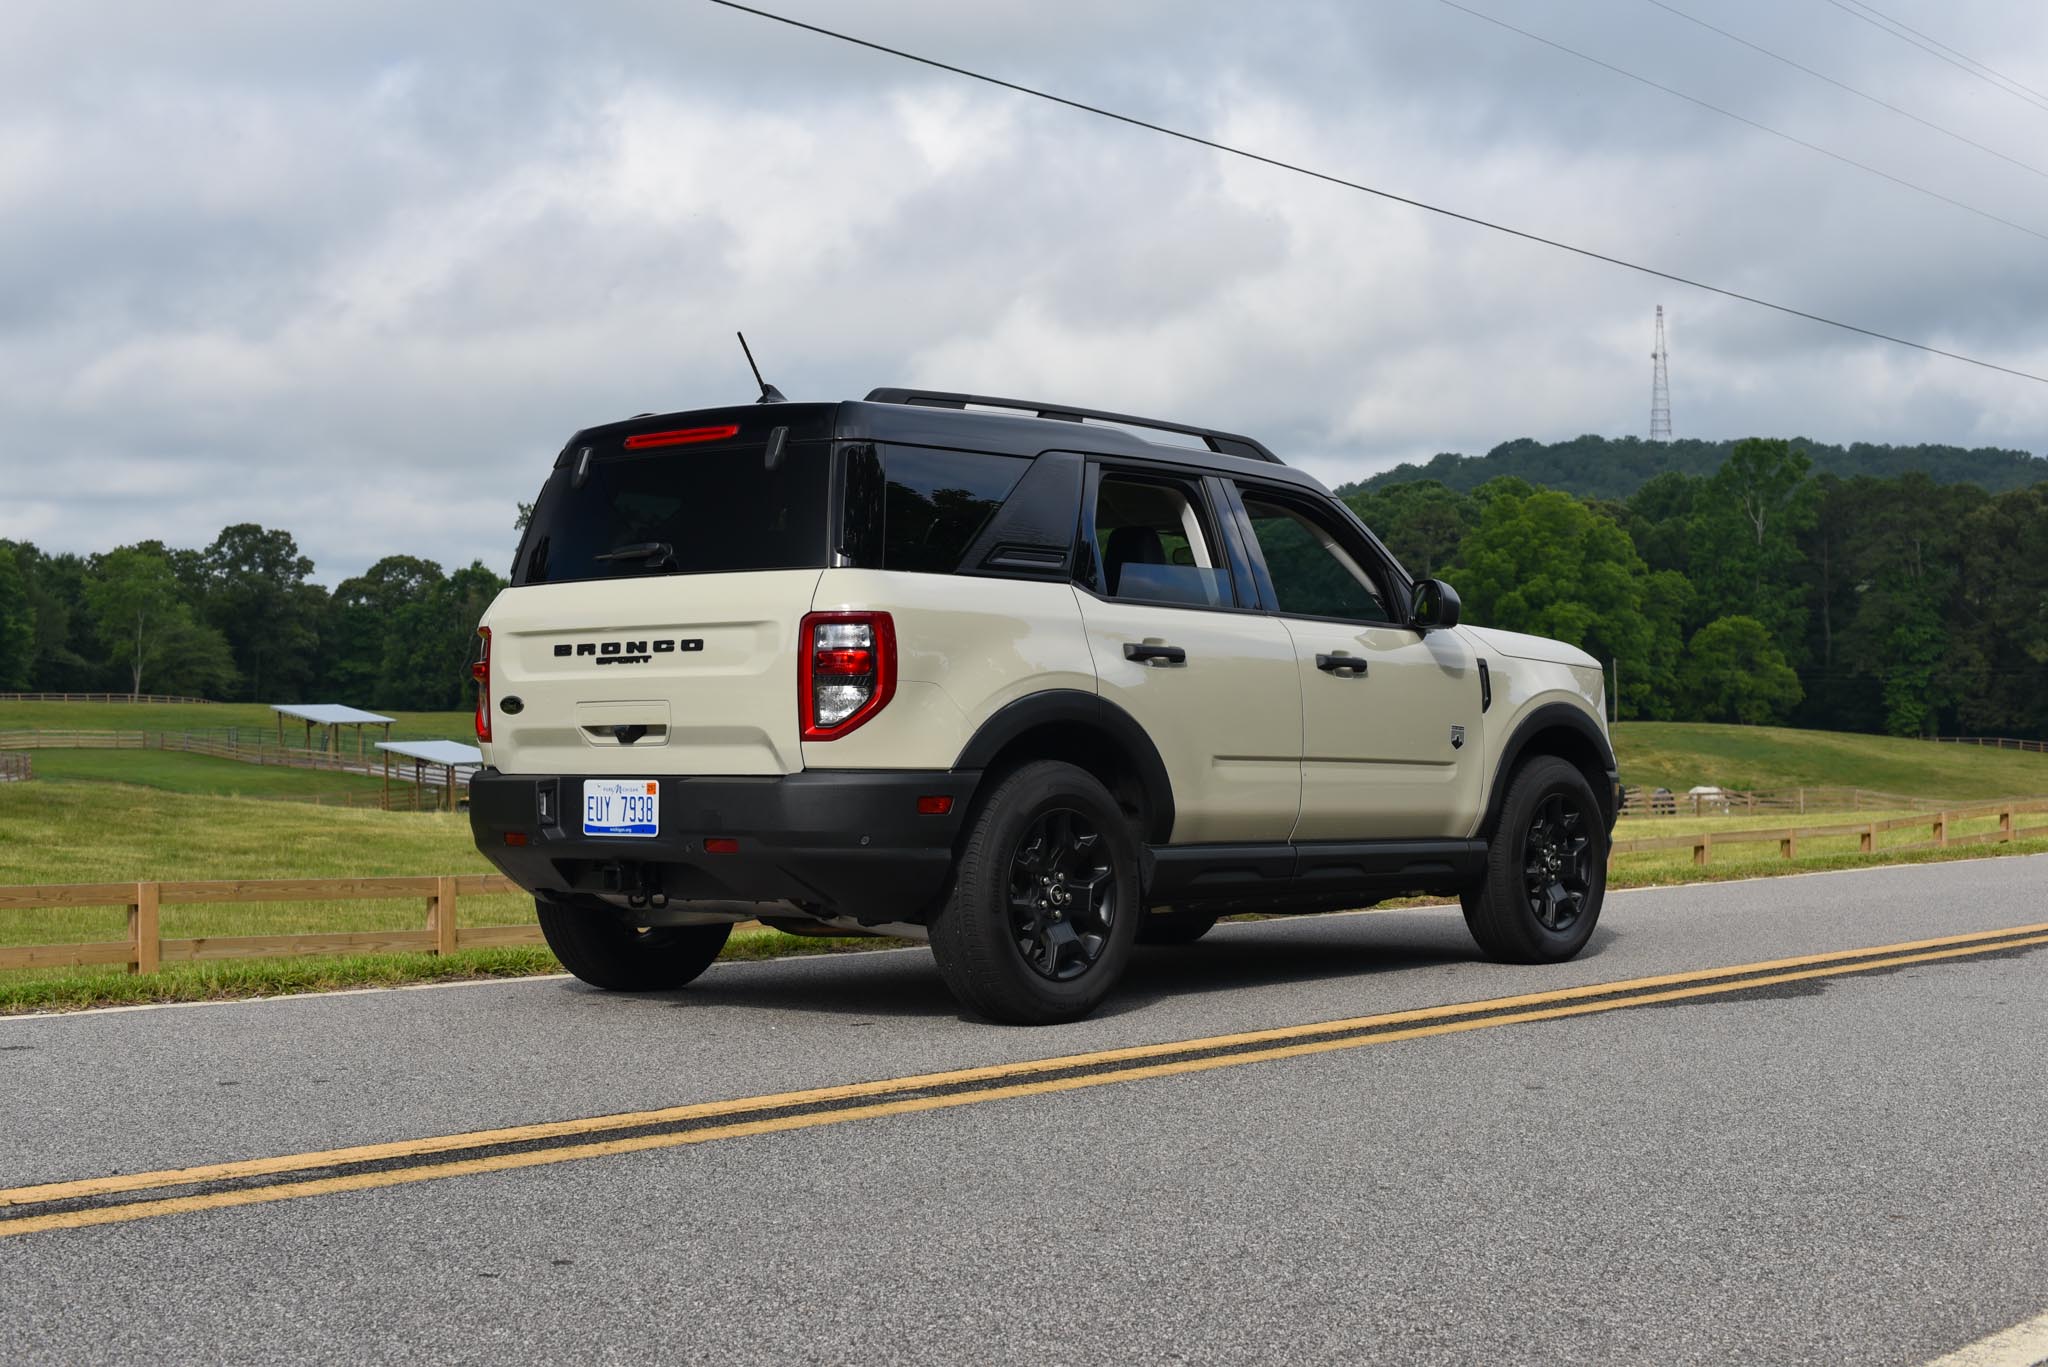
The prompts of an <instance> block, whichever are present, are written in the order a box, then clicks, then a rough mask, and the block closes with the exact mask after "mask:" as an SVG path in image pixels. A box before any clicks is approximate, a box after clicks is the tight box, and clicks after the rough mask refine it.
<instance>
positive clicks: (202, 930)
mask: <svg viewBox="0 0 2048 1367" xmlns="http://www.w3.org/2000/svg"><path fill="white" fill-rule="evenodd" d="M42 709H48V712H50V713H57V712H63V713H73V714H75V713H79V712H84V713H87V714H88V715H89V717H91V718H93V720H85V719H81V718H79V717H76V716H68V715H67V716H65V717H64V718H63V719H61V720H57V719H48V718H47V717H46V719H44V720H41V721H24V720H23V719H22V717H21V715H20V714H22V713H24V712H37V711H39V710H42ZM257 711H262V715H263V718H264V719H267V717H268V713H267V710H261V709H239V708H229V707H221V708H213V707H148V706H144V707H137V708H133V709H130V708H126V707H124V706H110V705H97V704H48V703H21V704H0V728H4V727H7V726H13V725H45V726H53V727H54V726H86V725H91V726H97V727H109V726H120V727H123V728H124V729H125V728H134V727H139V726H145V725H146V726H148V727H151V728H155V727H158V726H167V727H170V728H173V729H176V728H179V727H183V726H186V725H194V726H197V725H208V726H219V725H247V724H249V721H248V720H247V718H246V717H245V718H243V719H242V720H235V719H234V718H233V715H232V714H234V713H236V712H248V713H250V714H252V715H253V714H254V713H255V712H257ZM144 713H162V714H174V715H169V716H160V717H151V718H150V719H149V720H148V721H146V722H145V721H143V720H141V717H142V714H144ZM191 714H197V716H198V717H200V718H203V719H204V720H188V718H189V717H190V716H191ZM418 715H419V716H421V717H424V718H427V719H430V720H431V722H432V725H431V726H429V727H428V729H426V730H423V731H422V732H420V734H441V735H447V734H454V735H460V734H461V732H460V730H459V728H456V727H451V726H450V725H448V724H447V723H449V722H450V721H454V722H459V723H461V724H463V725H467V721H468V718H467V714H462V713H456V714H438V715H437V714H418ZM110 716H113V717H117V718H118V717H127V718H130V720H128V721H126V722H122V721H119V720H112V721H109V720H103V718H107V717H110ZM422 724H423V725H424V724H425V723H422ZM1616 741H1617V746H1618V748H1619V750H1620V752H1621V764H1622V774H1623V778H1624V781H1626V782H1629V783H1631V784H1635V783H1642V784H1658V783H1661V784H1663V785H1664V786H1667V787H1671V788H1674V789H1683V788H1685V787H1690V786H1692V785H1693V784H1695V783H1717V784H1720V785H1722V786H1728V787H1736V786H1742V787H1750V786H1754V787H1756V788H1787V787H1799V786H1825V787H1832V786H1843V787H1862V788H1868V789H1872V790H1877V791H1885V792H1893V793H1898V794H1902V795H1909V796H1910V795H1919V796H1928V797H1938V798H1943V799H1948V800H1954V801H1956V802H1958V803H1959V804H1961V803H1964V802H1969V801H1977V800H1984V799H1990V798H2000V797H2008V796H2021V795H2026V794H2031V793H2048V756H2042V755H2031V754H2021V753H2018V752H2011V751H2007V752H2001V751H1996V750H1981V749H1977V748H1974V747H1958V746H1937V745H1933V744H1930V743H1928V742H1924V741H1911V740H1894V739H1888V738H1884V737H1874V736H1846V735H1836V734H1832V733H1820V732H1802V731H1789V730H1780V729H1772V728H1756V727H1734V726H1696V725H1684V724H1659V723H1625V724H1623V725H1622V726H1620V727H1618V728H1616ZM36 770H37V774H38V778H37V779H36V780H34V781H32V782H30V783H21V784H5V785H0V883H71V882H119V881H126V880H130V879H171V878H282V877H297V878H324V877H362V876H373V875H380V874H393V875H420V874H459V873H483V872H488V871H489V867H490V866H489V864H488V863H487V862H486V861H485V860H484V859H483V858H482V856H481V855H479V854H478V853H477V852H476V849H475V848H474V846H473V845H472V844H471V842H470V835H469V826H468V819H467V818H466V817H465V816H461V815H449V814H445V813H417V814H416V813H409V812H393V813H386V812H380V811H373V810H347V809H342V808H320V807H312V806H307V805H301V804H292V803H281V802H274V801H263V800H258V799H255V798H249V797H230V796H217V795H216V794H219V793H221V792H223V791H238V792H242V793H254V792H259V791H266V789H263V788H260V787H259V786H258V785H259V784H262V783H265V782H267V781H273V780H274V781H276V782H278V783H279V784H289V785H292V786H293V787H295V788H296V789H298V790H300V791H303V790H304V786H305V785H307V784H308V783H310V782H312V781H315V780H323V781H330V782H340V783H360V784H362V785H365V786H367V787H374V786H376V780H374V779H367V778H359V777H356V776H351V775H331V774H316V773H308V772H305V771H292V770H283V769H265V768H261V767H258V766H250V765H243V764H239V763H236V762H234V761H231V760H214V759H209V758H206V757H203V756H192V755H180V754H175V753H172V754H165V753H161V752H151V751H41V752H38V753H37V755H36ZM117 778H119V779H127V780H131V781H130V782H114V781H111V780H113V779H117ZM138 779H139V780H142V782H143V783H144V784H147V785H148V786H139V785H138V784H137V783H136V782H134V781H133V780H138ZM1890 815H1905V813H1903V812H1901V813H1889V812H1864V813H1859V814H1858V818H1857V819H1860V820H1872V819H1876V820H1882V819H1884V818H1885V817H1887V816H1890ZM1843 819H1845V818H1841V817H1836V816H1821V815H1814V816H1808V817H1804V818H1797V817H1789V816H1785V815H1782V814H1771V815H1765V814H1758V815H1756V816H1749V815H1739V816H1724V817H1715V816H1705V817H1698V818H1695V817H1690V816H1683V817H1661V818H1648V817H1645V818H1632V819H1629V820H1627V821H1624V822H1623V823H1622V824H1621V826H1620V827H1619V828H1618V829H1617V830H1616V832H1615V835H1616V838H1617V839H1631V838H1636V837H1641V836H1670V835H1679V834H1687V833H1691V832H1695V831H1700V830H1708V831H1727V830H1746V829H1767V828H1772V827H1782V826H1787V825H1795V824H1803V825H1827V824H1834V823H1835V822H1836V821H1838V820H1843ZM2042 820H2043V818H2041V817H2028V818H2024V819H2022V820H2021V821H2020V822H2019V823H2018V824H2019V825H2021V826H2027V825H2034V824H2039V823H2040V822H2041V821H2042ZM1995 826H1996V818H1995V817H1983V818H1978V819H1975V820H1972V821H1969V822H1958V823H1956V825H1955V826H1953V827H1952V828H1951V831H1950V834H1951V835H1952V836H1961V835H1967V834H1972V833H1975V832H1977V831H1982V830H1989V829H1992V828H1994V827H1995ZM1928 834H1929V833H1928V830H1927V828H1926V827H1924V826H1921V827H1916V828H1909V829H1905V830H1900V831H1895V832H1889V833H1886V834H1884V835H1882V836H1880V837H1879V841H1880V855H1884V848H1885V846H1887V845H1892V846H1896V845H1903V844H1909V843H1915V842H1918V841H1924V840H1926V839H1928ZM2042 851H2048V840H2029V841H2026V842H2022V843H2019V844H2016V845H2004V846H1980V847H1974V848H1966V849H1959V850H1940V851H1923V852H1917V853H1910V854H1907V853H1893V854H1891V855H1889V856H1885V857H1886V858H1887V859H1888V861H1897V862H1928V861H1934V860H1942V859H1953V858H1971V857H1980V856H1983V855H1989V854H1996V853H2028V852H2042ZM1690 860H1691V855H1690V851H1689V850H1685V849H1673V850H1658V851H1645V852H1642V853H1631V854H1621V855H1616V856H1615V857H1614V859H1613V860H1612V862H1611V865H1610V883H1611V885H1612V886H1614V887H1617V888H1622V887H1641V886H1651V885H1658V884H1666V883H1678V882H1694V881H1701V880H1703V879H1705V880H1721V879H1730V878H1743V877H1756V876H1759V875H1769V874H1778V873H1794V872H1808V871H1813V870H1817V869H1825V868H1846V867H1858V866H1861V865H1864V864H1867V863H1868V862H1869V860H1868V859H1867V858H1864V857H1861V856H1859V855H1857V853H1856V841H1855V838H1854V837H1853V836H1844V837H1837V838H1834V839H1830V840H1812V841H1806V842H1802V846H1801V849H1800V857H1799V858H1798V859H1797V860H1795V861H1791V862H1787V861H1785V860H1783V859H1780V858H1779V857H1778V851H1777V847H1776V846H1775V845H1772V844H1743V845H1726V846H1716V847H1715V849H1714V853H1713V861H1712V863H1711V864H1710V865H1709V866H1708V867H1707V868H1705V869H1698V868H1695V867H1693V866H1692V864H1691V862H1690ZM162 918H163V921H162V931H163V934H164V935H165V936H166V937H170V938H176V937H185V936H199V935H237V934H245V935H258V934H280V933H291V932H302V931H329V930H331V931H349V930H387V929H416V928H419V927H421V926H422V925H423V924H424V920H425V911H424V907H423V906H422V905H420V904H419V903H418V902H417V901H416V900H415V899H403V900H398V901H392V902H341V903H333V902H329V903H302V904H301V903H263V904H253V905H246V906H234V905H227V906H170V907H166V908H164V909H163V913H162ZM458 920H459V921H460V923H461V924H463V925H466V926H477V925H520V924H528V923H531V921H532V920H533V908H532V903H531V902H530V901H528V900H527V899H526V898H524V897H518V896H492V897H466V898H464V899H462V902H461V905H460V909H459V916H458ZM124 924H125V917H124V913H123V912H122V911H121V910H120V909H118V908H110V909H104V910H102V909H82V910H73V909H55V910H47V911H31V912H0V944H54V943H64V942H70V941H82V940H102V939H121V938H123V936H124V933H125V931H124ZM873 943H875V942H873V941H861V940H851V941H848V940H803V939H797V938H795V937H790V936H784V935H782V934H780V933H779V932H774V931H762V932H759V933H753V934H748V935H740V936H735V937H734V939H733V941H732V943H731V944H730V945H729V947H728V949H727V957H734V958H761V957H771V956H774V955H779V954H784V953H792V952H822V951H831V950H834V949H843V948H848V947H866V946H869V945H872V944H873ZM556 967H557V966H556V964H555V961H554V959H553V957H552V956H550V955H549V954H548V953H547V952H546V951H545V950H538V949H536V950H525V949H508V950H478V951H464V952H463V953H460V954H457V955H454V956H451V957H450V958H447V959H436V958H433V957H431V956H426V955H388V956H376V957H367V956H365V957H357V958H320V959H300V960H268V961H229V962H222V963H204V964H192V965H179V966H176V967H174V968H171V969H169V970H167V971H166V972H164V973H162V974H159V975H156V976H154V977H150V978H132V977H128V976H126V975H125V974H121V973H114V972H108V971H107V970H103V969H80V970H23V971H15V972H0V1011H20V1010H30V1009H41V1008H48V1007H53V1006H82V1005H93V1004H104V1003H111V1002H120V1001H153V1000H193V999H203V998H210V997H228V996H249V995H259V994H265V993H276V992H293V991H315V990H321V989H325V988H333V987H341V986H350V985H362V984H372V983H390V982H412V981H429V980H433V979H436V978H447V977H473V976H480V975H505V974H528V973H536V972H549V971H554V970H555V969H556Z"/></svg>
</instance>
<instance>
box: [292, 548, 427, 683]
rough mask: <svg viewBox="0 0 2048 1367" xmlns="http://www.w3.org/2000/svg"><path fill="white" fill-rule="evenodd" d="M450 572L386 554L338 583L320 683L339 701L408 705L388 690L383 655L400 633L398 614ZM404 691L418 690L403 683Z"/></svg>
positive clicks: (324, 631)
mask: <svg viewBox="0 0 2048 1367" xmlns="http://www.w3.org/2000/svg"><path fill="white" fill-rule="evenodd" d="M444 578H445V576H444V575H443V574H442V573H441V567H440V566H439V565H437V564H435V563H434V562H433V561H431V560H422V559H420V558H419V557H417V556H411V555H387V556H385V557H384V558H383V559H382V560H379V561H378V562H377V563H376V564H374V565H372V566H370V568H369V569H367V570H364V571H363V572H362V573H361V574H359V575H356V576H354V577H352V578H349V579H344V580H342V581H341V582H340V583H339V584H337V585H335V588H334V594H333V596H332V597H331V598H329V599H328V601H327V610H326V615H325V617H324V619H323V620H322V622H321V626H320V642H321V652H320V653H321V655H322V656H323V657H324V660H325V671H324V673H323V674H322V676H321V686H322V687H323V688H324V689H325V690H326V691H327V692H329V693H331V694H332V695H333V696H334V697H335V698H336V699H337V700H339V701H347V702H357V701H360V702H362V703H366V704H368V705H370V706H373V707H384V706H391V707H397V706H401V705H403V704H402V703H401V702H400V701H399V699H398V698H397V697H395V696H389V695H387V694H386V693H385V692H384V688H385V683H384V657H385V653H386V652H387V651H388V650H389V649H390V648H391V645H392V642H393V641H394V640H395V639H396V633H397V629H398V622H399V614H400V613H401V612H402V611H403V610H404V609H405V608H406V607H407V606H408V605H410V604H413V603H419V602H424V601H426V599H427V597H428V596H429V595H430V594H431V593H433V592H434V590H435V589H436V588H438V587H439V586H440V584H441V583H442V581H443V579H444ZM401 692H402V693H403V695H404V696H406V697H410V696H413V693H412V690H411V689H410V688H402V689H401Z"/></svg>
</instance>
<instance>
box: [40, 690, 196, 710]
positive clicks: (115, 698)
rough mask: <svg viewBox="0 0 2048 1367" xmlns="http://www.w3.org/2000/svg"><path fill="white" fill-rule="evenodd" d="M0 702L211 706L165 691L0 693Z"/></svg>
mask: <svg viewBox="0 0 2048 1367" xmlns="http://www.w3.org/2000/svg"><path fill="white" fill-rule="evenodd" d="M0 702H134V703H189V704H193V705H196V706H201V707H212V706H213V705H214V702H213V699H211V698H179V697H174V696H172V695H170V694H166V693H0Z"/></svg>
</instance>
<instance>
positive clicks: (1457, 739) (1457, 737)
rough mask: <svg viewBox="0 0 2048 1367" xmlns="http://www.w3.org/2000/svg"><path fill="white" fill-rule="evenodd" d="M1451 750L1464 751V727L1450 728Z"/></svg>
mask: <svg viewBox="0 0 2048 1367" xmlns="http://www.w3.org/2000/svg"><path fill="white" fill-rule="evenodd" d="M1451 748H1452V749H1453V750H1462V749H1464V748H1465V728H1464V727H1462V726H1453V727H1452V728H1451Z"/></svg>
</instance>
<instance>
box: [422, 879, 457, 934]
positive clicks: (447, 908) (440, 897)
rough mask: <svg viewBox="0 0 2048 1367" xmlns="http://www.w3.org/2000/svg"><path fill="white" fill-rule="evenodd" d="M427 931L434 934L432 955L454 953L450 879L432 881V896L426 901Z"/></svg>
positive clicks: (452, 901)
mask: <svg viewBox="0 0 2048 1367" xmlns="http://www.w3.org/2000/svg"><path fill="white" fill-rule="evenodd" d="M427 929H428V930H431V931H433V932H434V949H433V952H434V953H436V954H453V953H454V952H455V880H454V879H453V878H451V877H448V876H446V875H443V876H442V877H439V878H436V879H435V880H434V895H433V896H432V897H429V898H428V899H427Z"/></svg>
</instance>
